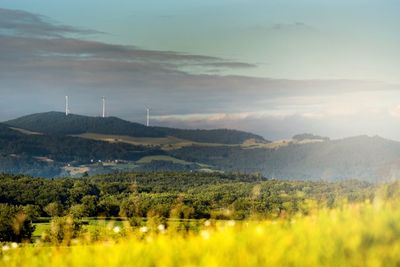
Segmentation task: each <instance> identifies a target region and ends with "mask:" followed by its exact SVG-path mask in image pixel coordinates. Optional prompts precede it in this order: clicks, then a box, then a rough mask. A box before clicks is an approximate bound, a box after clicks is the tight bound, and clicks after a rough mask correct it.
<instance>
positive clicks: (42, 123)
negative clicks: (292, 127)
mask: <svg viewBox="0 0 400 267" xmlns="http://www.w3.org/2000/svg"><path fill="white" fill-rule="evenodd" d="M5 123H6V124H7V125H10V126H12V127H17V128H21V129H25V130H29V131H34V132H41V133H46V134H57V135H73V134H83V133H98V134H110V135H126V136H132V137H166V136H174V137H177V138H181V139H185V140H190V141H195V142H205V143H220V144H241V143H243V142H244V141H246V140H248V139H255V140H258V141H259V142H267V141H266V140H264V138H262V137H261V136H258V135H255V134H252V133H247V132H242V131H237V130H228V129H217V130H184V129H174V128H167V127H146V126H145V125H142V124H139V123H134V122H129V121H125V120H122V119H119V118H116V117H108V118H100V117H88V116H81V115H74V114H70V115H68V116H65V114H64V113H61V112H46V113H37V114H32V115H28V116H24V117H20V118H17V119H15V120H10V121H7V122H5Z"/></svg>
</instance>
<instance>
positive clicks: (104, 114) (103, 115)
mask: <svg viewBox="0 0 400 267" xmlns="http://www.w3.org/2000/svg"><path fill="white" fill-rule="evenodd" d="M101 99H102V101H103V114H102V117H103V118H105V117H106V98H105V97H104V96H103V97H102V98H101Z"/></svg>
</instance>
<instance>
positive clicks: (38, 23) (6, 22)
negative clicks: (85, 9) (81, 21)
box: [0, 8, 100, 37]
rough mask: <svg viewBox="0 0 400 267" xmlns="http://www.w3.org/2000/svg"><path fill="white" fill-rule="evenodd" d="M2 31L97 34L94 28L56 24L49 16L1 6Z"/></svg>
mask: <svg viewBox="0 0 400 267" xmlns="http://www.w3.org/2000/svg"><path fill="white" fill-rule="evenodd" d="M0 33H1V34H3V35H24V36H35V37H62V36H64V35H65V34H97V33H100V32H98V31H94V30H87V29H77V28H74V27H70V26H66V25H61V24H56V23H54V22H51V21H50V20H49V19H48V18H47V17H44V16H40V15H36V14H32V13H29V12H25V11H20V10H10V9H4V8H0Z"/></svg>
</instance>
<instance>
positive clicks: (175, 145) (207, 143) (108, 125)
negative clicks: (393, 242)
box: [0, 112, 400, 181]
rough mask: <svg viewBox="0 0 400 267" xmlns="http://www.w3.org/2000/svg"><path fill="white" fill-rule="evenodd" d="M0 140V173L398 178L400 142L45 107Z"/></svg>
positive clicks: (5, 129)
mask: <svg viewBox="0 0 400 267" xmlns="http://www.w3.org/2000/svg"><path fill="white" fill-rule="evenodd" d="M72 135H73V136H72ZM0 145H1V147H0V155H1V160H0V171H2V172H12V173H27V174H31V175H35V176H37V175H39V176H46V177H55V176H68V175H73V176H74V175H76V176H80V175H83V174H84V173H85V172H88V173H90V174H95V173H109V172H115V171H153V170H166V171H179V170H183V171H188V170H192V171H229V172H231V171H234V172H236V171H237V172H246V173H254V172H259V173H261V174H262V175H264V176H265V177H267V178H277V179H304V180H319V179H324V180H341V179H360V180H368V181H378V180H392V179H397V178H398V177H400V142H396V141H391V140H387V139H384V138H381V137H378V136H375V137H368V136H356V137H350V138H345V139H340V140H330V139H329V138H327V137H321V136H316V135H312V134H301V135H296V136H294V137H293V139H292V140H287V141H275V142H269V141H266V140H264V138H262V137H260V136H257V135H254V134H251V133H246V132H241V131H235V130H227V129H221V130H182V129H173V128H164V127H146V126H144V125H142V124H138V123H133V122H128V121H124V120H121V119H119V118H115V117H110V118H99V117H87V116H80V115H69V116H65V114H63V113H60V112H48V113H40V114H33V115H28V116H24V117H21V118H18V119H15V120H11V121H8V122H6V123H5V124H0Z"/></svg>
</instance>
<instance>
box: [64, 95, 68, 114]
mask: <svg viewBox="0 0 400 267" xmlns="http://www.w3.org/2000/svg"><path fill="white" fill-rule="evenodd" d="M68 115H69V99H68V96H67V95H66V96H65V116H68Z"/></svg>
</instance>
